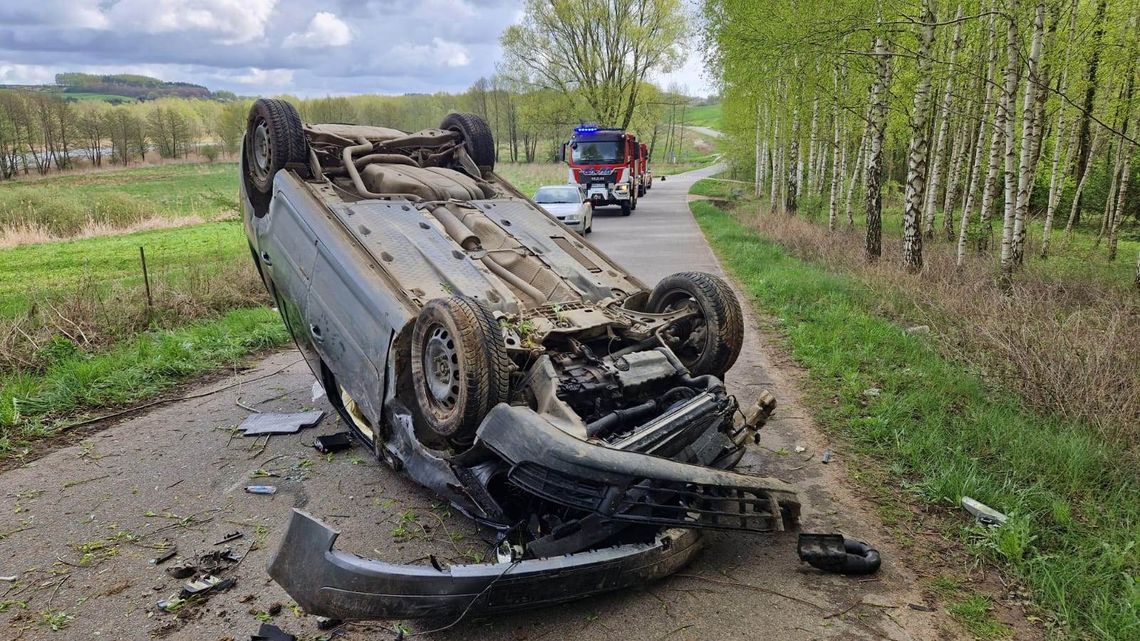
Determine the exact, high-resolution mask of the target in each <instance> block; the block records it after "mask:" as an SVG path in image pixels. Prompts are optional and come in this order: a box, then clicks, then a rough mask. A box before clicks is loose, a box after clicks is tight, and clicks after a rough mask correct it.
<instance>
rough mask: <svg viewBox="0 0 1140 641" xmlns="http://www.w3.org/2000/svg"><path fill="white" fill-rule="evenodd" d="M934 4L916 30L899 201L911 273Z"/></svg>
mask: <svg viewBox="0 0 1140 641" xmlns="http://www.w3.org/2000/svg"><path fill="white" fill-rule="evenodd" d="M933 5H934V0H923V3H922V25H921V26H920V27H919V40H918V42H919V45H918V51H917V56H918V86H917V87H916V88H915V90H914V111H912V112H911V125H910V131H911V137H910V149H909V151H908V152H907V170H906V197H905V199H904V201H903V264H904V265H906V268H907V269H909V270H911V271H918V270H920V269H922V233H921V230H920V228H919V225H920V224H921V222H922V211H923V205H924V204H925V202H926V198H925V197H926V156H927V153H928V152H929V148H928V147H929V141H928V140H927V138H926V124H927V123H926V117H927V111H928V109H929V104H928V102H929V100H930V70H931V68H932V67H933V62H932V60H931V57H930V54H931V53H932V50H933V48H934V20H935V17H934V6H933Z"/></svg>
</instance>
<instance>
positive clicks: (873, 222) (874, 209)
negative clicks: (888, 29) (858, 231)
mask: <svg viewBox="0 0 1140 641" xmlns="http://www.w3.org/2000/svg"><path fill="white" fill-rule="evenodd" d="M874 57H875V82H874V84H872V85H871V100H870V106H871V111H870V114H871V118H870V128H869V130H868V133H869V134H870V135H869V138H870V140H869V141H868V147H867V164H866V167H867V171H866V178H865V180H864V184H865V185H866V188H867V198H866V200H865V204H866V211H867V238H866V244H865V251H866V255H867V258H868V259H870V260H874V259H876V258H878V257H879V256H881V255H882V254H883V197H882V178H883V138H884V136H885V135H886V127H887V91H888V89H889V87H890V84H891V64H890V54H889V52H888V50H887V45H886V43H885V42H884V41H883V38H882V36H876V37H875V48H874Z"/></svg>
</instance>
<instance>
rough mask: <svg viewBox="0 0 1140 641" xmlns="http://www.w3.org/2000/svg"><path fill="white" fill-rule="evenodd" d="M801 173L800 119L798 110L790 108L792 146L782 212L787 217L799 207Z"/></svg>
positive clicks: (790, 147) (789, 154)
mask: <svg viewBox="0 0 1140 641" xmlns="http://www.w3.org/2000/svg"><path fill="white" fill-rule="evenodd" d="M802 172H803V163H802V162H801V161H800V118H799V108H797V107H793V108H792V144H791V146H789V148H788V192H787V194H786V196H787V197H786V198H785V201H784V202H785V204H784V210H785V212H786V213H787V214H788V215H789V216H795V215H796V209H797V208H798V207H799V203H798V202H797V200H798V197H799V187H800V176H801V174H802Z"/></svg>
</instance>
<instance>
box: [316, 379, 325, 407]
mask: <svg viewBox="0 0 1140 641" xmlns="http://www.w3.org/2000/svg"><path fill="white" fill-rule="evenodd" d="M324 396H325V388H324V387H323V386H321V382H320V381H313V402H314V403H316V402H317V401H319V400H321V399H322V398H324Z"/></svg>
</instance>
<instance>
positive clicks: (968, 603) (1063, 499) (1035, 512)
mask: <svg viewBox="0 0 1140 641" xmlns="http://www.w3.org/2000/svg"><path fill="white" fill-rule="evenodd" d="M691 207H692V209H693V212H694V214H695V216H696V218H697V221H698V223H699V224H700V226H701V228H702V229H703V230H704V232H705V234H706V236H707V237H708V239H709V241H710V242H711V244H712V246H713V248H714V250H715V251H716V253H717V254H718V255H719V256H720V258H721V260H722V262H723V263H724V265H725V267H726V268H727V269H728V271H729V272H730V273H731V274H732V275H733V276H734V277H735V278H736V279H737V281H738V282H740V283H741V284H742V286H743V288H744V291H745V292H746V293H747V294H748V296H749V298H750V299H751V300H752V301H753V302H754V303H755V305H756V306H757V307H758V308H759V309H761V310H762V311H763V312H764V313H766V314H768V315H770V316H772V317H774V318H775V319H776V323H777V329H778V331H779V332H780V333H781V334H782V335H783V336H784V338H785V339H786V341H787V347H788V348H789V350H790V351H791V353H792V354H793V356H794V357H795V358H796V360H797V361H798V362H799V363H801V364H802V365H803V366H804V367H805V368H806V369H807V370H808V372H809V374H810V381H809V386H808V387H809V390H808V391H809V396H810V399H811V401H812V402H811V406H812V407H814V408H816V410H815V414H816V416H817V418H818V419H819V421H820V422H821V424H823V425H824V426H825V427H826V428H827V429H829V430H832V431H834V432H836V433H838V434H840V435H842V437H843V438H844V439H845V440H846V441H847V442H849V443H850V445H851V447H852V448H853V449H854V452H855V453H857V454H858V455H860V457H866V460H867V461H877V462H878V465H877V466H875V467H876V468H878V469H880V470H881V472H882V474H884V475H885V476H886V480H885V483H887V484H888V486H890V487H895V488H898V491H899V492H900V493H901V495H902V496H904V497H907V498H908V499H909V500H913V501H915V502H918V503H920V504H923V505H926V506H929V507H930V508H932V509H935V510H938V509H939V508H949V511H947V514H950V515H955V516H956V515H961V516H960V518H961V522H962V525H961V527H960V529H959V530H956V531H953V530H952V531H951V535H952V536H960V537H961V539H962V540H963V541H965V542H967V543H968V549H969V550H970V551H971V552H973V553H975V554H978V555H980V556H982V557H984V558H986V559H988V560H991V561H993V562H996V563H999V564H1001V565H1002V566H1003V567H1005V568H1007V569H1008V570H1009V571H1011V572H1012V573H1014V574H1015V575H1017V576H1019V577H1021V579H1023V580H1024V581H1025V583H1026V584H1027V585H1028V586H1029V588H1030V589H1031V590H1032V592H1033V595H1034V598H1035V600H1036V602H1037V603H1038V604H1039V605H1040V606H1041V607H1042V608H1043V610H1044V611H1045V612H1046V613H1049V614H1051V616H1052V617H1053V618H1055V620H1056V621H1057V622H1058V625H1060V626H1061V628H1062V629H1063V630H1066V631H1067V633H1068V634H1069V635H1070V636H1072V637H1075V638H1093V639H1104V640H1109V639H1113V640H1122V639H1136V638H1140V544H1138V542H1137V532H1138V531H1140V477H1138V474H1137V470H1136V469H1135V468H1134V467H1132V466H1130V465H1129V464H1126V463H1125V459H1123V458H1122V456H1121V453H1120V452H1119V451H1118V450H1117V449H1116V448H1113V447H1111V446H1109V445H1107V444H1105V443H1103V442H1101V441H1099V440H1097V439H1096V438H1095V436H1093V432H1092V430H1089V429H1087V428H1086V427H1085V426H1082V425H1077V424H1073V423H1067V422H1065V421H1062V420H1059V419H1057V418H1056V417H1052V416H1039V415H1035V414H1033V413H1031V412H1029V411H1027V410H1026V409H1024V408H1023V406H1022V405H1021V403H1020V402H1019V401H1018V399H1016V398H1015V397H1013V396H1012V395H1010V394H1007V393H1004V392H1000V391H997V390H995V389H993V388H992V387H990V386H987V385H986V384H985V383H984V382H983V381H982V380H981V379H980V378H979V377H977V376H975V375H974V374H972V373H970V372H969V371H968V370H967V369H966V368H965V367H963V366H962V365H961V364H958V363H954V362H951V361H949V360H947V359H946V358H943V357H942V356H941V355H940V354H939V352H938V351H937V349H936V347H935V346H934V345H933V344H931V343H930V342H929V341H928V337H924V336H922V335H910V334H906V333H904V332H903V331H901V328H900V327H899V326H898V325H895V324H894V323H891V322H890V321H888V320H885V319H883V318H880V317H878V316H876V315H874V314H873V313H872V312H871V311H869V310H873V309H875V307H876V306H875V305H874V304H873V301H871V300H869V297H870V296H871V294H870V293H869V290H868V289H867V288H865V287H863V286H862V285H861V283H860V282H859V281H858V280H857V279H856V278H854V277H852V276H848V275H843V274H837V273H831V272H828V271H826V270H825V269H823V268H821V267H817V266H814V265H811V264H808V263H805V262H804V261H801V260H799V259H796V258H794V257H792V256H790V255H789V254H788V253H787V252H786V251H785V250H784V249H783V248H781V247H780V246H779V245H778V244H776V243H774V242H772V241H770V240H768V239H765V238H763V237H759V236H757V235H756V234H755V233H753V232H751V231H749V230H748V229H747V228H746V227H744V226H743V225H742V224H740V223H739V222H738V221H736V220H735V219H734V218H732V217H731V216H730V215H728V214H726V213H724V212H722V211H720V210H719V209H717V208H716V207H714V206H713V205H711V204H710V203H707V202H694V203H692V204H691ZM871 388H877V389H879V390H881V391H880V392H879V393H878V394H877V395H867V394H865V393H864V392H865V390H868V389H871ZM966 495H968V496H972V497H974V498H976V499H978V500H980V501H982V502H983V503H986V504H988V505H991V506H993V507H995V508H997V509H999V510H1001V511H1003V512H1005V513H1007V514H1009V515H1010V516H1011V519H1010V522H1009V523H1008V524H1007V525H1005V526H1003V527H1002V528H999V529H995V530H990V529H984V528H980V527H978V526H974V525H972V524H970V523H969V519H968V517H967V516H966V515H965V514H964V513H963V512H960V511H959V510H958V508H957V507H956V506H957V505H958V504H959V502H960V500H961V497H962V496H966ZM956 607H957V608H958V610H959V611H958V612H957V615H958V616H959V618H960V619H962V620H963V621H964V623H965V622H966V621H972V622H976V623H977V624H978V625H984V626H989V625H991V624H992V623H993V622H992V621H990V622H988V623H987V619H986V617H982V616H980V614H979V611H984V610H986V609H987V608H988V603H981V602H978V601H976V600H971V599H966V600H963V601H961V602H960V603H958V604H957V605H956ZM991 632H994V630H993V629H991V628H989V627H987V628H985V629H982V628H979V629H978V630H977V632H976V634H978V635H979V636H983V637H984V636H987V635H989V634H990V633H991ZM999 632H1000V631H998V632H995V634H996V633H999Z"/></svg>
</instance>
